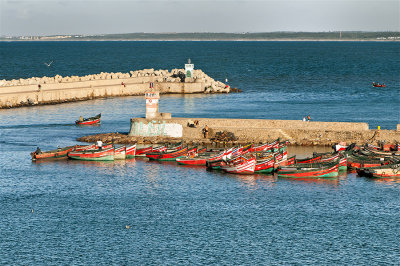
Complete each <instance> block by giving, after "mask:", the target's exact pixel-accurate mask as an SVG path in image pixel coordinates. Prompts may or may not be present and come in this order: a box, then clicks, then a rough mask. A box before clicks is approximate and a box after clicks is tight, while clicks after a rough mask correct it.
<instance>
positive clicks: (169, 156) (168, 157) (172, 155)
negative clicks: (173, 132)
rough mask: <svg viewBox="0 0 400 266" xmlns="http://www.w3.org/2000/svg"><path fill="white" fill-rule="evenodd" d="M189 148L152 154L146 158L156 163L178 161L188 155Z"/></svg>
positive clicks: (148, 154)
mask: <svg viewBox="0 0 400 266" xmlns="http://www.w3.org/2000/svg"><path fill="white" fill-rule="evenodd" d="M187 152H188V150H187V148H183V149H180V150H177V151H173V152H150V153H147V154H146V157H147V158H149V159H150V160H154V161H176V159H178V158H180V157H183V156H186V155H187Z"/></svg>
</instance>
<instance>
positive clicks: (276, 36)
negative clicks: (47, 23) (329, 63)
mask: <svg viewBox="0 0 400 266" xmlns="http://www.w3.org/2000/svg"><path fill="white" fill-rule="evenodd" d="M0 41H142V42H143V41H163V42H167V41H175V42H178V41H198V42H200V41H248V42H256V41H263V42H268V41H272V42H276V41H287V42H294V41H299V42H306V41H315V42H321V41H327V42H334V41H335V42H338V41H339V42H349V41H350V42H363V41H374V42H380V41H400V32H398V31H391V32H389V31H386V32H384V31H380V32H363V31H337V32H246V33H226V32H171V33H144V32H136V33H120V34H96V35H82V34H80V35H76V34H69V35H68V34H64V35H47V36H34V35H25V36H4V35H3V36H0Z"/></svg>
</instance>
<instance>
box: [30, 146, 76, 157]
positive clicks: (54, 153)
mask: <svg viewBox="0 0 400 266" xmlns="http://www.w3.org/2000/svg"><path fill="white" fill-rule="evenodd" d="M75 148H76V146H68V147H65V148H57V149H55V150H51V151H44V152H42V151H40V149H39V148H38V149H37V150H36V151H34V152H31V157H32V161H38V160H59V159H68V153H69V152H71V151H73V150H74V149H75Z"/></svg>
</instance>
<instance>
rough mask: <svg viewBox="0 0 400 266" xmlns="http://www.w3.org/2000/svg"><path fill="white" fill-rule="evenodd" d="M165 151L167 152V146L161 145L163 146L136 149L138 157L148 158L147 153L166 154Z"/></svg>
mask: <svg viewBox="0 0 400 266" xmlns="http://www.w3.org/2000/svg"><path fill="white" fill-rule="evenodd" d="M164 151H167V146H166V145H161V146H156V147H153V146H149V147H145V148H140V149H136V151H135V156H136V157H146V154H147V153H150V152H164Z"/></svg>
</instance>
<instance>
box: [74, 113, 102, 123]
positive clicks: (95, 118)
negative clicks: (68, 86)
mask: <svg viewBox="0 0 400 266" xmlns="http://www.w3.org/2000/svg"><path fill="white" fill-rule="evenodd" d="M100 118H101V114H98V115H96V116H93V117H89V118H82V117H81V118H80V119H79V120H76V121H75V124H77V125H95V124H100Z"/></svg>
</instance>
